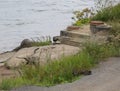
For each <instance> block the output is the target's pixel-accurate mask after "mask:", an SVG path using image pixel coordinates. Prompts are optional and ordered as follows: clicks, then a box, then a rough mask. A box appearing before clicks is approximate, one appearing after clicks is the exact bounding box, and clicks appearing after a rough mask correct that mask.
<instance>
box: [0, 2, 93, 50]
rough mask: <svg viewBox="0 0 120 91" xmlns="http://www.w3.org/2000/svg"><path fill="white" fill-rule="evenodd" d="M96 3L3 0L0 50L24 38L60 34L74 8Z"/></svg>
mask: <svg viewBox="0 0 120 91" xmlns="http://www.w3.org/2000/svg"><path fill="white" fill-rule="evenodd" d="M93 5H94V2H93V0H0V52H3V51H8V50H11V49H13V48H14V47H16V46H18V45H19V43H20V42H21V41H22V40H23V39H24V38H33V37H39V36H42V35H50V36H54V35H59V31H60V30H62V29H65V28H66V26H67V25H70V24H71V22H72V20H71V17H72V12H73V11H74V10H81V9H83V8H86V7H92V6H93Z"/></svg>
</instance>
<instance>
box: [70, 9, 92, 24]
mask: <svg viewBox="0 0 120 91" xmlns="http://www.w3.org/2000/svg"><path fill="white" fill-rule="evenodd" d="M73 13H74V15H75V16H74V17H72V19H73V20H74V21H75V22H74V23H73V25H75V26H81V25H84V24H87V23H89V22H90V19H91V17H92V16H93V15H94V13H93V12H92V11H91V10H90V9H88V8H86V9H83V10H82V11H75V12H73Z"/></svg>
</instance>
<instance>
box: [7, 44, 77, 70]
mask: <svg viewBox="0 0 120 91" xmlns="http://www.w3.org/2000/svg"><path fill="white" fill-rule="evenodd" d="M78 51H79V48H78V47H74V46H69V45H63V44H60V45H49V46H43V47H30V48H23V49H21V50H19V51H18V52H17V53H16V54H15V55H14V56H13V57H12V58H11V59H10V60H9V61H7V62H6V66H7V67H9V68H11V67H12V68H14V67H18V66H19V65H20V64H21V63H25V64H28V63H35V62H40V63H43V64H44V63H46V62H49V61H51V60H53V59H59V58H60V57H62V56H63V55H64V56H68V55H73V54H76V53H77V52H78Z"/></svg>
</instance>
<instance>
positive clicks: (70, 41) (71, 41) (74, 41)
mask: <svg viewBox="0 0 120 91" xmlns="http://www.w3.org/2000/svg"><path fill="white" fill-rule="evenodd" d="M60 41H61V44H66V45H71V46H76V47H81V46H82V44H83V43H85V42H86V41H87V40H86V39H83V38H81V39H79V38H71V37H65V36H62V37H61V40H60Z"/></svg>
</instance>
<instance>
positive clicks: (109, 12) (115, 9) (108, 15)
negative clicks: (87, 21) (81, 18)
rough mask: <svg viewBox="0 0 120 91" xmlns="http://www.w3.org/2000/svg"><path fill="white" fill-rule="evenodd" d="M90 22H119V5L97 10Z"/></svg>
mask: <svg viewBox="0 0 120 91" xmlns="http://www.w3.org/2000/svg"><path fill="white" fill-rule="evenodd" d="M92 20H101V21H105V22H106V21H110V20H120V3H119V4H117V5H115V6H109V7H106V8H103V9H101V10H99V11H98V12H97V14H96V15H95V16H94V17H93V18H92Z"/></svg>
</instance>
